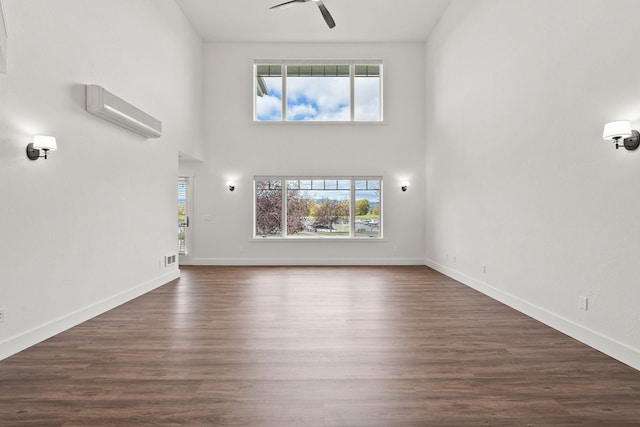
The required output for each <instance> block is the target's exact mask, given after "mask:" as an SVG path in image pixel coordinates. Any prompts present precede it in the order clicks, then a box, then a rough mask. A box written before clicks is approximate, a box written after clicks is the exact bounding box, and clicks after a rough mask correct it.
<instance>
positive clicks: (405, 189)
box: [400, 182, 409, 191]
mask: <svg viewBox="0 0 640 427" xmlns="http://www.w3.org/2000/svg"><path fill="white" fill-rule="evenodd" d="M400 188H401V189H402V191H407V188H409V183H408V182H403V183H402V187H400Z"/></svg>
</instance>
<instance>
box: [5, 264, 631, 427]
mask: <svg viewBox="0 0 640 427" xmlns="http://www.w3.org/2000/svg"><path fill="white" fill-rule="evenodd" d="M0 425H2V426H23V425H25V426H26V425H28V426H174V425H175V426H179V425H190V426H191V425H193V426H207V425H210V426H294V427H304V426H334V427H347V426H352V427H355V426H393V427H400V426H640V372H639V371H636V370H634V369H632V368H630V367H628V366H626V365H624V364H622V363H619V362H617V361H615V360H613V359H611V358H609V357H607V356H605V355H603V354H601V353H599V352H598V351H596V350H593V349H591V348H589V347H587V346H585V345H583V344H580V343H578V342H577V341H575V340H573V339H571V338H568V337H566V336H565V335H563V334H561V333H559V332H556V331H554V330H552V329H550V328H548V327H546V326H544V325H542V324H540V323H538V322H536V321H534V320H532V319H530V318H528V317H526V316H524V315H522V314H520V313H518V312H516V311H514V310H512V309H510V308H508V307H506V306H504V305H502V304H500V303H497V302H495V301H493V300H491V299H489V298H488V297H485V296H483V295H481V294H479V293H477V292H476V291H474V290H472V289H469V288H467V287H466V286H463V285H461V284H460V283H458V282H456V281H454V280H452V279H449V278H447V277H445V276H443V275H441V274H439V273H437V272H435V271H433V270H431V269H429V268H426V267H186V268H185V267H183V268H182V277H181V278H180V279H179V280H176V281H174V282H172V283H170V284H168V285H166V286H164V287H162V288H160V289H157V290H156V291H154V292H151V293H149V294H147V295H145V296H143V297H141V298H138V299H136V300H134V301H131V302H130V303H128V304H125V305H123V306H121V307H119V308H117V309H115V310H112V311H110V312H108V313H106V314H104V315H102V316H99V317H97V318H95V319H93V320H91V321H88V322H86V323H84V324H82V325H80V326H77V327H75V328H73V329H71V330H69V331H67V332H65V333H63V334H60V335H58V336H56V337H54V338H51V339H49V340H47V341H45V342H43V343H41V344H38V345H37V346H35V347H32V348H31V349H28V350H26V351H24V352H22V353H20V354H17V355H15V356H13V357H11V358H8V359H6V360H4V361H2V362H0Z"/></svg>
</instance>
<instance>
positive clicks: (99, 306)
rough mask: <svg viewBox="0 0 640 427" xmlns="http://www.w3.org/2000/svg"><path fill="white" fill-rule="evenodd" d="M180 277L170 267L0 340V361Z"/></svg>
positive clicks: (178, 271)
mask: <svg viewBox="0 0 640 427" xmlns="http://www.w3.org/2000/svg"><path fill="white" fill-rule="evenodd" d="M179 277H180V270H174V271H171V272H168V273H166V274H163V275H162V276H159V277H156V278H155V279H153V280H150V281H148V282H145V283H142V284H140V285H138V286H134V287H133V288H131V289H128V290H126V291H124V292H121V293H119V294H117V295H114V296H112V297H109V298H106V299H103V300H102V301H98V302H96V303H95V304H92V305H90V306H87V307H84V308H81V309H79V310H77V311H74V312H72V313H69V314H66V315H64V316H62V317H59V318H57V319H55V320H52V321H50V322H47V323H45V324H43V325H41V326H38V327H36V328H33V329H31V330H29V331H26V332H24V333H21V334H19V335H16V336H14V337H11V338H9V339H7V340H3V341H1V342H0V360H3V359H6V358H7V357H9V356H12V355H14V354H16V353H19V352H21V351H22V350H25V349H27V348H29V347H31V346H33V345H35V344H38V343H39V342H42V341H44V340H46V339H49V338H51V337H53V336H55V335H57V334H59V333H61V332H64V331H66V330H67V329H70V328H72V327H74V326H77V325H79V324H81V323H82V322H86V321H87V320H89V319H92V318H94V317H96V316H98V315H100V314H102V313H105V312H107V311H109V310H111V309H114V308H116V307H117V306H119V305H122V304H124V303H126V302H128V301H131V300H133V299H135V298H137V297H139V296H141V295H144V294H146V293H147V292H150V291H152V290H154V289H156V288H159V287H160V286H162V285H165V284H167V283H169V282H171V281H172V280H175V279H177V278H179Z"/></svg>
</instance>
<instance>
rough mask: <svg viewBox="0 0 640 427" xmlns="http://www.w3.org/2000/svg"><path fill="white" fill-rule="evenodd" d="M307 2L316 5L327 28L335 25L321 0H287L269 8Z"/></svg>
mask: <svg viewBox="0 0 640 427" xmlns="http://www.w3.org/2000/svg"><path fill="white" fill-rule="evenodd" d="M308 2H313V3H315V4H317V5H318V8H319V9H320V13H322V17H323V18H324V20H325V22H326V23H327V25H328V26H329V28H333V27H335V26H336V23H335V21H334V20H333V17H331V14H330V13H329V11H328V10H327V7H326V6H325V5H324V3H322V0H289V1H286V2H284V3H281V4H277V5H275V6H272V7H270V8H269V9H280V8H283V7H288V6H293V5H294V4H296V3H308Z"/></svg>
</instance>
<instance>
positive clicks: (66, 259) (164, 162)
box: [0, 0, 203, 358]
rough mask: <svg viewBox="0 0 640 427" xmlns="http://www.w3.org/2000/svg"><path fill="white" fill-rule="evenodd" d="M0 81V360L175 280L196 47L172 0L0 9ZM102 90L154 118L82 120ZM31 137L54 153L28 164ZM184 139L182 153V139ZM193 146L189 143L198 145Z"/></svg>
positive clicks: (43, 3) (75, 1)
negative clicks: (179, 193) (133, 125)
mask: <svg viewBox="0 0 640 427" xmlns="http://www.w3.org/2000/svg"><path fill="white" fill-rule="evenodd" d="M5 6H6V12H7V19H8V22H10V23H11V25H10V36H9V47H8V49H7V51H8V52H10V55H9V56H8V69H9V72H8V73H7V74H0V146H1V147H2V150H0V165H1V166H0V180H1V181H2V182H3V185H2V186H1V187H0V219H1V220H2V224H3V232H2V236H3V239H2V242H3V244H2V245H0V307H4V308H6V318H7V320H6V321H5V322H4V323H0V358H3V357H6V356H7V355H10V354H12V353H15V352H17V351H19V350H21V349H23V348H25V347H27V346H29V345H32V344H34V343H36V342H38V341H39V340H41V339H44V338H47V337H49V336H51V335H53V334H55V333H57V332H59V331H61V330H64V329H66V328H68V327H70V326H73V325H74V324H77V323H78V322H81V321H83V320H85V319H87V318H90V317H92V316H93V315H96V314H98V313H100V312H103V311H105V310H107V309H109V308H111V307H113V306H115V305H117V304H119V303H122V302H124V301H126V300H128V299H131V298H133V297H135V296H137V295H139V294H141V293H144V292H146V291H148V290H150V289H152V288H154V287H156V286H159V285H161V284H163V283H166V282H168V281H169V280H171V279H173V278H175V277H177V276H178V274H179V273H178V269H177V267H176V266H175V265H174V266H171V267H168V268H165V267H164V266H160V265H159V261H160V259H161V258H162V257H163V256H164V255H166V254H169V253H175V252H176V216H175V215H176V213H175V211H176V177H177V173H178V150H179V148H180V149H181V150H184V151H186V152H190V153H192V154H193V155H195V156H197V155H198V146H197V141H202V127H203V126H202V119H201V117H202V116H201V113H200V112H201V107H202V95H201V85H202V44H201V42H200V40H199V39H198V37H197V36H196V35H195V33H194V32H193V30H192V29H191V27H190V26H189V24H188V23H187V21H186V19H185V18H184V16H183V15H182V13H181V11H180V9H179V8H178V7H177V6H176V5H175V3H174V2H173V1H172V0H137V1H135V2H131V1H129V0H89V1H88V0H57V1H55V2H53V1H50V0H6V1H5ZM88 83H95V84H100V85H102V86H104V87H105V88H107V89H108V90H109V91H111V92H114V93H115V94H116V95H118V96H120V97H122V98H124V99H125V100H127V101H129V102H131V103H132V104H134V105H135V106H137V107H139V108H141V109H142V110H144V111H146V112H148V113H149V114H151V115H153V116H155V117H157V118H158V119H160V120H162V122H163V131H164V134H163V136H162V137H161V138H159V139H154V140H145V139H143V138H141V137H138V136H136V135H135V134H132V133H129V132H127V131H125V130H123V129H121V128H118V127H116V126H114V125H112V124H109V123H107V122H105V121H102V120H100V119H98V118H96V117H94V116H92V115H89V114H88V113H87V112H86V111H84V107H83V106H84V86H83V85H85V84H88ZM34 134H45V135H53V136H55V137H56V138H57V140H58V151H56V152H53V153H51V154H50V156H49V159H48V160H43V159H40V160H37V161H30V160H28V159H27V157H26V155H25V147H26V145H27V143H29V142H30V140H31V137H32V136H33V135H34ZM187 140H188V141H192V142H194V144H193V145H190V146H187V147H184V146H182V145H181V142H182V141H187ZM200 150H201V147H200Z"/></svg>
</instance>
